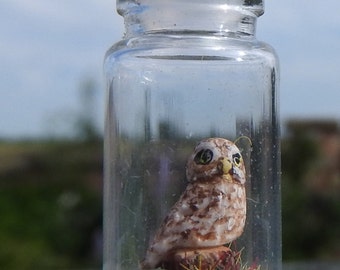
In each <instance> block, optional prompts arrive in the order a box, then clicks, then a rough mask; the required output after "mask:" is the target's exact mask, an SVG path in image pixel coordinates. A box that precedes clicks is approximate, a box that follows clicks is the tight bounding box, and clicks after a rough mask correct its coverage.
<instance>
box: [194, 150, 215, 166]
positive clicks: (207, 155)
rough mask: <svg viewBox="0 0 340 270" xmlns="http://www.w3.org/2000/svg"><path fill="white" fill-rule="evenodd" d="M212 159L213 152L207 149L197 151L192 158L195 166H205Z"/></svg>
mask: <svg viewBox="0 0 340 270" xmlns="http://www.w3.org/2000/svg"><path fill="white" fill-rule="evenodd" d="M212 159H213V152H212V151H211V150H209V149H203V150H201V151H199V152H198V153H197V154H196V156H195V157H194V161H195V163H196V164H200V165H206V164H208V163H209V162H210V161H211V160H212Z"/></svg>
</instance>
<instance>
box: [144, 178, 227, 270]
mask: <svg viewBox="0 0 340 270" xmlns="http://www.w3.org/2000/svg"><path fill="white" fill-rule="evenodd" d="M212 192H213V191H212V190H211V189H209V188H208V187H207V185H197V184H189V185H188V186H187V188H186V190H185V191H184V193H183V194H182V195H181V197H180V199H179V200H178V201H177V203H176V204H175V205H174V206H173V207H172V208H171V209H170V212H169V214H168V215H167V216H166V218H165V219H164V221H163V223H162V225H161V226H160V228H159V230H158V231H157V233H156V235H155V238H154V240H153V242H152V244H151V246H150V247H149V249H148V251H147V254H146V258H145V260H144V261H143V263H142V266H143V265H144V266H143V267H142V269H149V268H154V267H156V266H157V265H158V264H159V263H160V262H162V261H164V260H166V257H167V256H168V255H169V253H171V251H173V250H174V249H178V248H189V247H195V248H196V247H200V246H205V247H206V246H214V245H216V241H215V240H216V239H215V238H214V237H213V234H214V230H212V228H211V227H212V226H213V225H214V222H213V221H211V220H210V218H211V216H212V215H214V213H215V215H218V216H220V215H223V213H218V210H217V208H219V207H216V196H213V194H212ZM215 195H217V196H218V194H215ZM214 209H215V210H214ZM208 212H209V213H208ZM209 239H210V240H211V242H212V243H211V244H209Z"/></svg>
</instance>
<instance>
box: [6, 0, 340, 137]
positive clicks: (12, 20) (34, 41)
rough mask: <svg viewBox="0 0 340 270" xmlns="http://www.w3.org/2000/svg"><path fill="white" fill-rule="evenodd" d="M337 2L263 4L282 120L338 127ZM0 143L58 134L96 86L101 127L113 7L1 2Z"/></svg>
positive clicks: (117, 27) (116, 32)
mask: <svg viewBox="0 0 340 270" xmlns="http://www.w3.org/2000/svg"><path fill="white" fill-rule="evenodd" d="M339 10H340V1H339V0H324V1H317V0H298V1H297V0H266V1H265V14H264V15H263V16H262V17H260V18H259V19H258V23H257V38H258V39H259V40H262V41H265V42H267V43H269V44H271V45H272V46H273V47H274V48H275V49H276V52H277V54H278V55H279V58H280V70H281V84H280V118H281V120H282V121H281V122H282V123H284V122H285V121H287V120H288V119H292V118H294V119H296V118H299V119H310V118H318V119H320V118H321V119H335V120H337V121H339V122H340V16H339ZM0 22H1V23H0V63H1V64H0V95H1V96H0V138H26V137H33V138H34V137H41V136H46V135H51V136H54V135H64V134H67V133H69V132H70V131H72V129H73V126H74V121H75V118H76V115H78V114H80V113H81V110H82V104H81V103H80V101H79V100H80V98H79V95H80V89H81V86H82V85H83V84H84V81H87V80H91V81H93V82H94V83H95V86H96V92H95V95H94V98H93V104H92V105H93V106H94V108H95V110H94V112H95V119H96V123H97V125H98V128H99V129H102V127H103V122H104V111H105V108H104V104H105V103H104V100H105V89H104V78H103V71H102V64H103V58H104V54H105V52H106V50H107V49H108V48H109V47H110V46H111V45H113V44H114V43H115V42H117V41H119V40H120V39H121V38H122V35H123V33H124V23H123V19H122V18H121V17H120V16H119V15H118V14H117V12H116V8H115V1H114V0H86V1H84V0H72V1H70V0H58V1H55V0H25V1H22V0H1V3H0Z"/></svg>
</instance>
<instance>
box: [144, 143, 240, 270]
mask: <svg viewBox="0 0 340 270" xmlns="http://www.w3.org/2000/svg"><path fill="white" fill-rule="evenodd" d="M187 178H188V181H189V183H188V185H187V187H186V189H185V191H184V192H183V194H182V195H181V196H180V198H179V200H178V201H177V202H176V204H175V205H174V206H173V207H172V208H171V209H170V211H169V213H168V215H167V216H166V218H165V219H164V221H163V223H162V224H161V226H160V228H159V229H158V231H157V233H156V235H155V237H154V240H153V242H152V243H151V245H150V247H149V249H148V250H147V254H146V257H145V260H144V261H143V262H142V264H141V268H142V269H152V268H155V267H157V266H158V265H159V264H161V263H162V262H165V261H167V259H168V256H170V255H171V253H172V252H174V251H176V250H178V249H183V248H190V249H205V248H210V247H218V246H222V245H224V244H227V243H229V242H231V241H233V240H235V239H237V238H238V237H239V236H240V235H241V234H242V232H243V228H244V224H245V220H246V194H245V187H244V183H245V169H244V164H243V160H242V157H241V154H240V151H239V150H238V148H237V147H236V146H235V145H234V144H233V143H232V142H230V141H228V140H225V139H222V138H211V139H207V140H204V141H202V142H201V143H199V144H198V146H197V147H196V148H195V151H194V153H193V154H192V155H191V157H190V158H189V160H188V163H187Z"/></svg>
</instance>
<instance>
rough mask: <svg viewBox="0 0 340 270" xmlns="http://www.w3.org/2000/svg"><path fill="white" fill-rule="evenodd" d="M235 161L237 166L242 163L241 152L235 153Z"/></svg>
mask: <svg viewBox="0 0 340 270" xmlns="http://www.w3.org/2000/svg"><path fill="white" fill-rule="evenodd" d="M233 162H234V163H235V165H236V166H239V165H240V163H241V155H240V154H239V153H236V154H234V155H233Z"/></svg>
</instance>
